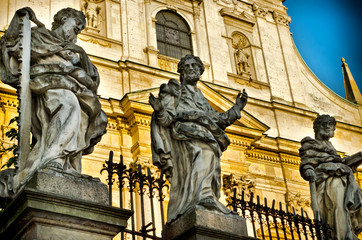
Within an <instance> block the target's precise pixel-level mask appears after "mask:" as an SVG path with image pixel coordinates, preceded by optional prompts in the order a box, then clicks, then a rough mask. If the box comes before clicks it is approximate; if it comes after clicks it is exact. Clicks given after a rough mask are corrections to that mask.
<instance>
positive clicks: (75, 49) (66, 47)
mask: <svg viewBox="0 0 362 240" xmlns="http://www.w3.org/2000/svg"><path fill="white" fill-rule="evenodd" d="M64 50H71V51H73V52H77V53H85V51H84V49H83V48H82V47H80V46H78V45H75V44H74V43H67V44H65V45H64Z"/></svg>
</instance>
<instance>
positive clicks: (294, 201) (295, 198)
mask: <svg viewBox="0 0 362 240" xmlns="http://www.w3.org/2000/svg"><path fill="white" fill-rule="evenodd" d="M285 202H286V203H287V204H288V206H290V207H294V209H295V210H296V211H297V212H299V211H300V209H301V208H303V209H306V208H309V207H310V206H311V202H310V199H309V197H307V196H302V194H301V193H291V192H289V191H288V192H287V193H286V194H285Z"/></svg>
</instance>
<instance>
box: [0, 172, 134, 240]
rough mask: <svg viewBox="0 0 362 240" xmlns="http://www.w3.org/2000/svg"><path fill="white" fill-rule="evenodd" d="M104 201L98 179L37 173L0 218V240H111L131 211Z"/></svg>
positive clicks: (104, 190) (103, 193)
mask: <svg viewBox="0 0 362 240" xmlns="http://www.w3.org/2000/svg"><path fill="white" fill-rule="evenodd" d="M107 202H108V191H107V186H106V185H105V184H103V183H101V182H100V181H99V179H94V178H92V177H90V176H89V177H87V176H84V175H82V177H74V176H72V175H68V174H61V173H57V172H54V171H52V170H42V171H39V172H37V173H36V174H35V175H34V177H33V178H32V179H31V181H30V182H29V183H28V184H27V185H26V187H25V188H24V189H23V190H22V191H20V192H19V194H18V195H17V196H16V197H15V199H14V200H13V201H12V202H11V203H10V205H9V206H8V207H7V208H6V209H5V211H4V212H3V213H2V214H1V215H0V239H9V240H10V239H20V240H22V239H24V240H25V239H37V240H46V239H54V240H63V239H87V240H111V239H113V237H114V236H116V235H117V234H118V233H119V232H120V231H121V230H122V229H124V228H125V227H126V226H127V219H128V218H129V217H130V216H131V215H132V212H131V211H130V210H125V209H120V208H116V207H111V206H109V205H108V204H107Z"/></svg>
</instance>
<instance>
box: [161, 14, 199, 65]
mask: <svg viewBox="0 0 362 240" xmlns="http://www.w3.org/2000/svg"><path fill="white" fill-rule="evenodd" d="M156 19H157V22H156V34H157V48H158V50H159V53H160V54H162V55H165V56H169V57H172V58H177V59H181V58H182V57H183V56H185V55H186V54H192V42H191V31H190V28H189V26H188V25H187V23H186V21H185V20H184V19H183V18H182V17H181V16H179V15H178V14H176V13H174V12H171V11H160V12H159V13H157V15H156Z"/></svg>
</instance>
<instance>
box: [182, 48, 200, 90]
mask: <svg viewBox="0 0 362 240" xmlns="http://www.w3.org/2000/svg"><path fill="white" fill-rule="evenodd" d="M204 70H205V67H204V64H203V63H202V62H201V60H200V58H199V57H196V56H194V55H186V56H184V57H183V58H181V60H180V62H179V63H178V65H177V72H178V73H180V81H181V83H183V82H184V81H185V83H187V84H191V85H195V84H196V83H197V81H199V80H200V76H201V75H202V73H203V72H204Z"/></svg>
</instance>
